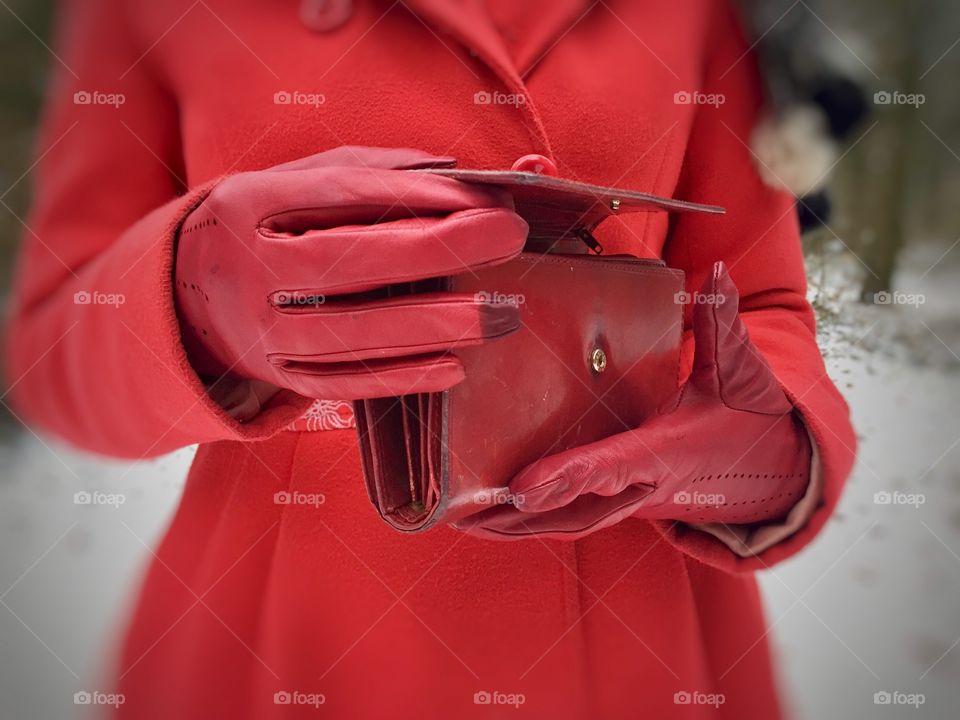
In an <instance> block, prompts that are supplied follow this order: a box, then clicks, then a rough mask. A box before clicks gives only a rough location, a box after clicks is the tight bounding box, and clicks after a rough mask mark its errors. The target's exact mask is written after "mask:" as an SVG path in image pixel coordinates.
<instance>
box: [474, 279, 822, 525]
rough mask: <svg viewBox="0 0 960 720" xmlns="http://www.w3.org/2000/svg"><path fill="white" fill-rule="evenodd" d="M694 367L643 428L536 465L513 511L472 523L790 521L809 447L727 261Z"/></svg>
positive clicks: (706, 308) (697, 311)
mask: <svg viewBox="0 0 960 720" xmlns="http://www.w3.org/2000/svg"><path fill="white" fill-rule="evenodd" d="M692 302H694V303H695V307H694V310H693V334H694V343H695V353H694V362H693V370H692V373H691V375H690V378H689V380H688V381H687V383H686V384H685V385H684V386H683V387H682V388H681V390H680V391H679V393H678V395H677V397H676V398H675V400H674V401H672V402H671V403H669V405H668V406H667V407H665V408H663V409H661V411H660V412H659V413H658V414H657V415H656V416H654V417H651V418H650V419H648V420H647V421H646V422H644V423H643V425H641V426H640V427H639V428H636V429H635V430H631V431H629V432H624V433H621V434H619V435H614V436H612V437H609V438H606V439H604V440H600V441H598V442H595V443H592V444H590V445H586V446H583V447H579V448H574V449H572V450H568V451H566V452H562V453H558V454H556V455H553V456H550V457H547V458H544V459H542V460H539V461H537V462H535V463H533V464H531V465H529V466H528V467H527V468H525V469H524V470H523V471H522V472H520V474H519V475H517V476H516V478H514V479H513V481H512V482H511V483H510V491H511V495H512V496H513V499H514V501H515V502H514V504H513V505H507V506H502V507H498V508H494V509H491V510H490V511H487V512H485V513H481V514H480V515H478V516H476V517H475V519H473V521H472V522H471V521H468V522H467V523H464V526H467V525H469V526H470V527H469V528H468V527H465V529H469V530H472V531H476V532H479V534H482V535H487V536H490V535H493V536H500V537H503V536H505V535H506V536H522V535H531V534H538V535H539V534H557V535H564V536H574V537H576V536H580V535H584V534H587V533H588V532H593V531H595V530H598V529H600V528H602V527H607V526H609V525H612V524H614V523H616V522H619V521H620V520H622V519H623V518H625V517H629V516H633V517H639V518H644V519H674V520H683V521H687V522H696V523H707V522H722V523H734V524H744V523H754V522H761V521H765V520H773V519H775V518H782V517H784V516H785V515H786V514H787V513H788V512H789V510H790V509H791V508H792V507H793V506H794V504H796V502H797V501H798V500H799V499H800V498H801V497H802V496H803V494H804V491H805V490H806V488H807V485H808V482H809V475H810V463H811V443H810V439H809V436H808V434H807V431H806V429H805V427H804V426H803V424H802V422H801V421H800V419H799V417H798V415H797V413H796V412H795V411H794V408H793V404H792V403H791V402H790V400H788V398H787V397H786V396H785V395H784V393H783V390H782V389H781V386H780V384H779V383H778V382H777V380H776V378H775V377H774V375H773V373H772V371H771V370H770V367H769V366H768V365H767V363H766V361H765V360H764V359H763V357H762V356H761V355H760V354H759V352H758V351H757V349H756V348H755V347H754V345H753V343H752V342H751V341H750V338H749V336H748V335H747V331H746V328H745V327H744V325H743V322H742V321H741V319H740V316H739V310H738V306H739V293H738V292H737V288H736V286H735V285H734V284H733V281H732V280H731V279H730V276H729V274H728V273H727V270H726V267H725V266H724V265H723V263H717V264H716V265H715V267H714V270H713V273H712V276H711V277H710V279H709V280H708V281H707V282H706V283H705V285H704V288H703V289H702V291H701V292H700V293H699V294H697V295H695V296H693V298H692Z"/></svg>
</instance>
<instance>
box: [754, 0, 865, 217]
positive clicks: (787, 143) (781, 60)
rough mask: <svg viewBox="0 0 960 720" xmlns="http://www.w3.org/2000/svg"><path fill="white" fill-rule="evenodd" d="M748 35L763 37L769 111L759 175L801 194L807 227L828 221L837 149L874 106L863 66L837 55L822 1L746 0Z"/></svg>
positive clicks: (760, 50) (757, 143)
mask: <svg viewBox="0 0 960 720" xmlns="http://www.w3.org/2000/svg"><path fill="white" fill-rule="evenodd" d="M739 4H740V7H741V12H742V16H743V20H744V25H745V27H746V30H747V34H748V39H749V40H750V41H751V42H755V43H756V52H757V56H758V62H759V64H760V70H761V72H762V73H763V76H764V82H765V85H766V90H767V110H768V115H767V117H765V118H764V119H763V120H762V121H761V122H760V124H759V125H758V127H757V129H756V131H755V133H754V137H753V143H752V144H753V151H754V153H755V154H756V156H757V158H758V163H759V165H760V174H761V175H762V176H763V178H764V180H766V181H767V182H768V183H769V184H770V185H773V186H775V187H783V188H785V189H787V190H789V191H790V192H792V193H793V194H794V195H795V196H796V197H797V198H798V202H797V212H798V216H799V220H800V226H801V229H802V230H804V231H807V230H811V229H814V228H816V227H818V226H820V225H822V224H825V223H826V222H827V221H828V220H829V212H830V207H831V203H830V200H829V197H827V192H826V190H825V189H824V185H825V183H826V180H827V178H828V177H829V174H830V170H831V169H832V165H833V163H834V162H835V161H836V158H837V156H838V152H837V148H838V147H839V146H840V145H841V144H842V143H843V142H844V141H845V140H847V139H848V137H849V136H850V133H851V132H852V131H853V130H854V129H855V128H856V126H857V125H858V124H859V123H860V121H861V120H862V119H863V118H864V117H865V116H866V114H867V111H868V104H867V94H866V92H865V90H864V84H863V82H861V78H860V77H859V73H858V71H857V68H856V67H854V66H853V65H851V64H849V63H847V64H845V63H843V62H842V61H841V60H840V58H844V57H848V56H849V53H846V54H841V53H836V52H834V51H835V45H836V43H837V42H838V41H837V40H836V38H833V37H831V36H830V35H829V31H828V30H827V29H826V28H825V27H824V25H823V22H822V21H821V20H820V17H819V15H820V6H821V5H822V0H820V1H819V2H818V1H817V0H809V1H808V2H807V3H797V2H793V1H792V0H739Z"/></svg>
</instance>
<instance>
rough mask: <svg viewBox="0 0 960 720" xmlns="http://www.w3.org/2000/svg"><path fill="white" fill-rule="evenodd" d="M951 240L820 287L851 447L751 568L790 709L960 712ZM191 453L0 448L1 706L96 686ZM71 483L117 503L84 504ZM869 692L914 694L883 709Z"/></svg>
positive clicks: (62, 712)
mask: <svg viewBox="0 0 960 720" xmlns="http://www.w3.org/2000/svg"><path fill="white" fill-rule="evenodd" d="M945 249H946V247H941V248H935V247H930V248H926V249H924V250H923V251H922V252H919V253H914V254H913V255H912V256H911V257H910V258H909V259H908V262H907V263H906V265H907V267H908V271H906V272H904V273H903V274H902V276H901V278H899V281H898V286H899V287H900V288H901V289H902V290H903V291H904V292H906V293H916V292H920V290H918V288H922V292H923V293H924V295H925V298H924V299H925V303H924V304H923V305H921V306H919V307H913V306H911V305H898V306H896V307H883V308H869V307H868V308H863V307H857V308H852V307H851V306H850V305H848V304H847V303H846V301H845V298H844V297H843V293H841V292H837V291H834V292H832V293H830V294H824V295H822V296H820V297H818V298H817V302H818V305H820V306H822V308H823V310H824V311H825V312H827V313H828V314H829V313H834V314H835V316H836V317H835V322H829V323H827V324H826V325H825V332H824V340H825V342H826V344H827V348H828V353H827V354H828V365H829V369H830V373H831V375H832V377H833V378H834V379H835V380H836V381H837V382H838V383H839V385H840V386H841V388H842V389H843V391H844V393H845V394H846V396H847V398H848V400H849V401H850V404H851V406H852V408H853V413H854V418H855V422H856V425H857V428H858V430H859V432H860V435H861V437H862V447H861V453H860V460H859V463H858V465H857V469H856V472H855V474H854V476H853V478H852V479H851V481H850V484H849V486H848V489H847V492H846V494H845V496H844V498H843V501H842V505H841V508H840V511H839V513H838V514H837V516H836V517H835V518H834V520H833V521H831V523H830V524H829V525H828V527H827V529H826V530H825V532H824V533H823V534H822V536H821V537H820V538H819V539H818V541H817V542H816V543H814V545H812V546H811V547H810V548H809V549H808V550H807V551H806V552H804V553H802V554H801V556H800V557H799V558H796V559H794V560H791V561H789V562H787V563H784V564H783V565H781V566H778V567H777V568H776V569H774V570H772V571H768V572H766V573H764V574H763V576H762V583H763V587H764V590H765V593H766V597H767V600H768V608H769V619H770V623H771V625H772V630H771V634H772V637H773V640H774V643H775V645H776V647H777V648H778V652H779V655H780V659H781V672H782V675H783V678H784V685H785V691H786V692H787V693H788V695H789V698H790V702H791V704H792V705H793V707H794V714H795V717H797V718H798V720H814V719H816V720H821V719H823V718H851V719H853V720H856V719H857V718H898V719H899V718H913V717H916V718H938V719H939V718H946V717H956V716H957V715H956V713H957V710H956V708H958V707H960V683H958V682H957V681H958V679H960V603H958V602H957V598H958V597H960V448H958V441H960V423H958V422H957V411H956V407H957V401H958V400H960V358H958V357H957V354H960V313H958V311H957V306H958V299H960V298H958V295H960V293H958V291H957V290H956V289H955V288H954V287H953V285H952V283H953V282H954V280H953V276H954V275H955V272H953V271H952V270H955V269H956V263H948V262H947V261H943V262H941V263H940V264H938V265H937V266H936V268H935V269H934V270H932V271H929V272H927V269H928V268H929V267H930V266H931V264H933V263H934V262H935V261H936V260H937V258H938V256H939V255H940V253H942V252H943V251H944V250H945ZM948 260H949V258H948ZM851 265H853V266H854V269H855V264H853V261H852V260H851V259H850V258H844V257H843V256H837V257H836V258H832V259H831V261H830V262H829V263H827V265H826V267H827V269H828V270H829V271H830V272H831V273H833V274H836V273H840V275H838V277H842V276H843V273H844V272H845V271H846V270H847V269H848V268H849V267H850V266H851ZM951 266H952V268H951ZM925 273H926V274H925ZM841 286H842V282H839V281H836V280H834V282H833V287H841ZM191 455H192V452H191V451H189V450H185V451H182V452H180V453H177V454H175V455H172V456H169V457H166V458H163V459H161V460H158V461H154V462H145V463H138V464H135V465H130V464H128V463H117V462H105V461H102V460H98V459H94V458H90V457H88V456H84V455H79V454H76V453H73V452H71V451H69V450H67V449H65V448H64V447H62V446H61V445H58V444H55V443H53V442H51V441H50V440H47V439H43V440H40V439H38V438H35V437H33V436H31V435H25V436H23V438H22V439H21V440H20V441H19V442H17V443H16V444H14V445H7V446H0V717H2V718H5V719H6V718H10V719H11V720H32V719H33V718H43V719H44V720H48V719H49V718H70V717H80V716H82V713H77V712H76V711H77V710H78V709H81V710H82V709H83V708H82V707H81V708H78V707H77V706H75V705H74V703H73V694H74V693H75V692H78V691H94V690H97V689H101V688H102V687H103V686H104V683H103V682H102V679H101V678H100V676H99V673H100V672H101V668H102V663H103V659H104V657H105V654H106V653H107V651H108V649H109V648H110V646H111V643H112V642H113V640H114V637H113V635H112V633H113V632H115V631H116V629H117V627H118V625H119V624H121V623H122V622H123V618H124V614H125V612H126V611H127V606H126V602H127V601H128V599H129V595H130V593H131V591H132V589H133V588H134V586H135V584H136V582H137V581H138V579H139V577H140V575H141V573H142V572H143V568H144V565H145V563H146V562H147V561H148V560H149V549H148V548H149V547H150V546H152V545H153V544H154V543H155V542H156V541H157V539H158V537H159V535H160V534H161V532H162V530H163V528H164V527H165V525H166V523H167V521H168V519H169V517H170V514H171V512H172V511H173V509H174V506H175V503H176V501H177V497H178V494H179V492H180V490H181V488H182V485H183V476H184V473H185V470H186V467H187V466H188V464H189V460H190V457H191ZM82 491H88V492H93V491H98V492H100V493H104V494H105V495H101V496H98V497H97V500H100V501H104V500H109V499H110V498H109V494H110V493H122V494H123V496H124V502H123V504H122V505H119V506H114V505H109V504H77V503H76V502H75V501H74V493H76V492H82ZM876 493H891V494H894V493H899V494H898V495H891V496H892V497H895V498H896V500H897V501H898V502H899V501H903V500H913V501H914V504H904V503H902V502H899V504H898V502H893V503H890V504H884V502H882V501H883V500H884V499H885V498H887V497H891V496H888V495H881V496H880V500H881V501H880V502H877V500H876V497H875V494H876ZM921 500H922V501H923V502H922V504H920V502H921ZM878 692H880V693H883V692H886V693H891V694H892V693H903V695H897V696H894V697H895V699H896V701H902V700H905V699H908V698H907V696H908V695H909V694H917V693H919V694H922V699H923V701H924V702H923V704H922V705H920V706H919V707H917V708H915V707H912V706H904V705H902V704H901V705H893V704H891V705H883V704H876V703H875V693H878ZM884 697H886V696H881V699H883V698H884ZM915 699H919V698H915Z"/></svg>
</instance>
